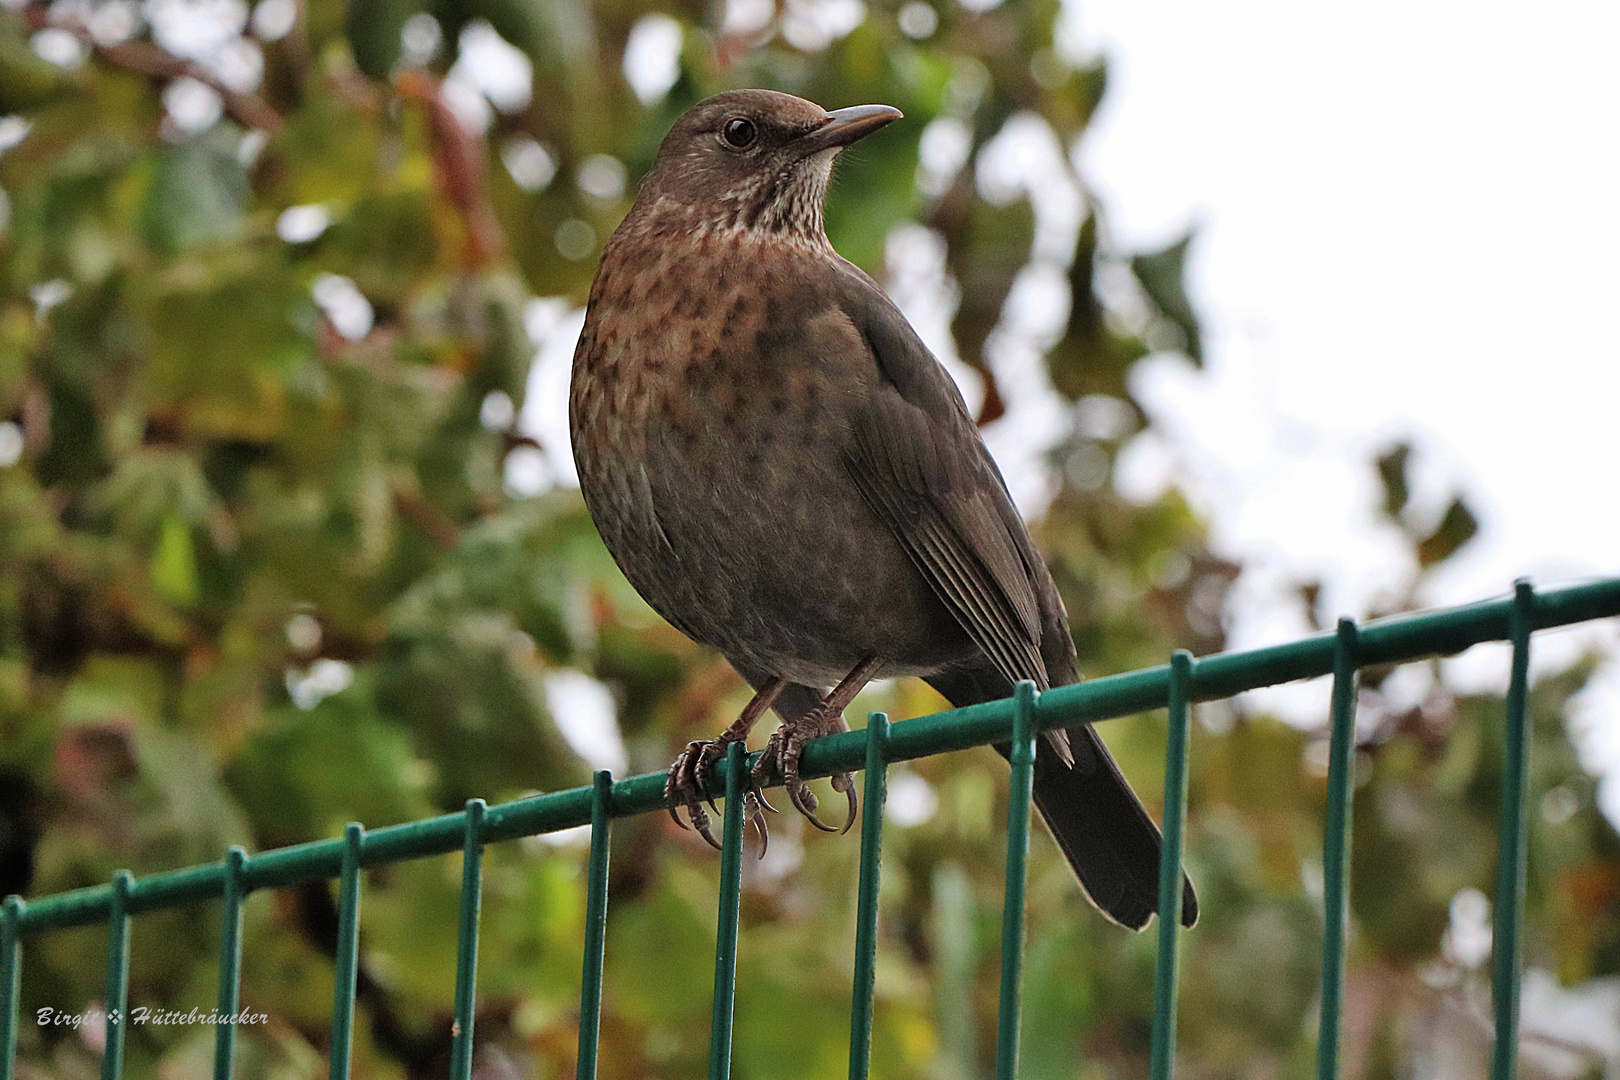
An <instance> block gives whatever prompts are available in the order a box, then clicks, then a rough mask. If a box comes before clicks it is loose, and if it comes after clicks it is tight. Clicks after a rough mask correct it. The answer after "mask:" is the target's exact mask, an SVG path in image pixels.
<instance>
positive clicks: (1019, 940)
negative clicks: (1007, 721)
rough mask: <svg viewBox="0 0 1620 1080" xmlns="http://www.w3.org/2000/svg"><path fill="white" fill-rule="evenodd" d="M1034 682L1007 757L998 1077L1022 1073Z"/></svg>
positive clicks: (1019, 706)
mask: <svg viewBox="0 0 1620 1080" xmlns="http://www.w3.org/2000/svg"><path fill="white" fill-rule="evenodd" d="M1036 696H1037V694H1036V691H1035V684H1034V683H1032V682H1030V681H1029V680H1028V679H1025V680H1022V681H1020V682H1019V683H1018V685H1017V687H1016V688H1014V690H1013V739H1012V746H1011V748H1010V749H1009V751H1008V754H1007V759H1008V760H1009V761H1010V762H1012V785H1011V787H1010V788H1009V790H1008V793H1007V894H1006V899H1005V901H1004V903H1003V904H1002V909H1001V1003H1000V1006H999V1009H998V1011H997V1014H996V1021H997V1022H996V1080H1013V1077H1014V1076H1016V1075H1017V1073H1018V1023H1019V1002H1020V997H1021V993H1022V981H1023V966H1024V881H1025V876H1026V873H1027V870H1028V864H1029V802H1030V798H1031V796H1032V795H1033V793H1034V788H1035V699H1036Z"/></svg>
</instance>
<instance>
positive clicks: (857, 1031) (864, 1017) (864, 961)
mask: <svg viewBox="0 0 1620 1080" xmlns="http://www.w3.org/2000/svg"><path fill="white" fill-rule="evenodd" d="M888 749H889V717H888V714H887V713H880V712H875V713H872V714H871V715H870V716H868V717H867V718H866V806H865V808H864V809H863V810H862V811H861V881H860V886H859V889H858V892H857V894H856V901H855V988H854V991H853V993H852V994H851V1002H850V1008H849V1080H865V1078H866V1074H867V1070H868V1069H869V1068H870V1066H871V1063H872V993H873V990H874V989H875V987H876V985H877V924H878V874H879V873H880V871H881V869H882V852H883V803H884V800H885V799H886V798H887V797H888V775H887V774H888V765H887V764H886V763H885V761H884V758H885V755H886V754H887V752H888Z"/></svg>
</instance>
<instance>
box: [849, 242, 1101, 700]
mask: <svg viewBox="0 0 1620 1080" xmlns="http://www.w3.org/2000/svg"><path fill="white" fill-rule="evenodd" d="M839 299H840V304H841V306H842V307H843V309H844V313H845V314H846V315H848V316H849V318H850V320H851V322H853V323H854V325H855V327H856V328H857V329H858V330H859V331H860V333H861V337H862V338H863V340H864V341H865V343H866V347H867V348H868V350H870V352H871V354H872V358H873V360H874V361H875V362H876V365H877V369H878V372H879V378H878V379H877V380H876V381H875V383H874V384H873V387H872V391H871V393H870V394H869V395H867V400H866V401H864V402H863V403H862V406H863V407H861V408H859V409H858V410H857V415H856V417H855V420H854V423H853V424H852V431H851V439H850V444H849V449H848V452H847V454H846V457H845V464H846V466H847V468H848V469H849V472H850V475H851V476H852V477H854V479H855V482H856V484H857V485H858V486H859V487H860V489H861V492H862V494H863V495H865V497H866V500H867V502H868V503H870V504H871V506H872V509H873V510H874V511H876V513H877V515H878V516H879V517H880V518H881V519H882V520H883V521H884V522H885V523H886V524H887V525H888V526H889V528H891V529H893V530H894V533H895V535H896V536H897V537H898V538H899V540H900V542H901V544H902V545H903V546H904V547H905V549H906V552H907V553H908V554H909V555H910V556H911V560H912V562H913V563H914V564H915V565H916V566H917V568H918V569H919V570H920V571H921V572H922V574H923V576H924V577H926V578H927V579H928V582H929V584H930V585H931V586H932V587H933V589H934V592H935V594H936V595H938V596H939V598H940V600H941V601H943V602H944V604H945V606H946V607H947V608H949V609H950V611H951V613H952V614H953V615H955V616H956V619H957V621H958V622H959V623H960V624H961V625H962V627H963V629H965V630H966V631H967V633H968V636H969V637H970V638H971V639H972V640H973V643H974V644H975V645H977V646H978V647H979V648H980V649H981V650H983V652H984V654H985V655H986V656H987V657H988V658H989V659H990V662H991V663H992V664H993V665H994V666H995V668H996V670H997V671H998V672H1000V673H1001V674H1002V675H1003V676H1005V677H1006V678H1007V679H1008V680H1009V681H1013V682H1016V681H1017V680H1019V679H1032V680H1034V681H1035V683H1036V685H1037V686H1039V687H1041V688H1042V689H1044V688H1046V687H1047V686H1048V685H1049V680H1048V670H1047V665H1046V663H1045V662H1044V661H1043V659H1042V655H1041V653H1042V650H1041V640H1042V629H1043V622H1045V621H1047V620H1046V619H1045V618H1043V616H1044V615H1045V614H1046V613H1045V612H1043V610H1042V608H1043V605H1042V604H1041V603H1040V601H1039V598H1038V596H1037V584H1036V583H1037V581H1039V580H1041V577H1043V576H1044V575H1045V567H1044V565H1043V564H1040V563H1039V557H1038V556H1037V555H1036V553H1035V550H1034V547H1033V546H1032V545H1031V543H1030V541H1029V537H1028V534H1027V533H1026V532H1025V531H1024V525H1023V522H1022V521H1021V520H1020V519H1019V517H1018V512H1017V510H1016V509H1014V507H1013V504H1012V499H1011V497H1010V496H1009V495H1008V494H1007V486H1006V483H1005V482H1004V481H1003V480H1002V478H1001V472H1000V470H998V469H997V468H996V464H995V461H994V460H993V459H992V458H991V457H990V453H989V451H988V450H986V449H985V447H984V443H983V441H982V440H981V439H980V438H979V432H978V429H977V427H975V425H974V423H973V418H972V417H971V416H970V415H969V414H968V411H967V406H966V405H965V404H964V403H963V401H962V395H961V393H960V392H959V391H958V390H957V388H956V384H955V383H954V382H953V381H952V380H951V377H950V375H949V374H947V373H946V371H945V369H944V368H942V367H940V365H939V362H938V361H937V360H935V359H934V357H933V354H931V353H930V352H929V351H928V348H927V346H925V345H924V344H923V343H922V340H921V339H920V338H918V337H917V334H916V331H914V330H913V329H912V328H911V325H910V324H909V323H907V322H906V320H905V317H904V316H903V315H901V314H900V311H899V309H897V308H896V307H895V306H894V304H893V303H892V302H891V301H890V300H889V298H888V297H887V296H885V295H884V294H883V292H882V290H880V289H879V288H878V287H877V285H876V284H875V283H874V282H872V280H871V279H870V278H868V277H866V276H865V275H864V274H861V273H860V272H859V271H858V270H855V269H854V268H853V267H850V268H849V272H848V273H847V274H846V276H845V287H844V288H843V289H842V290H841V295H840V298H839ZM1037 566H1039V567H1040V569H1039V570H1037V569H1036V567H1037ZM1038 575H1039V576H1038ZM1054 599H1055V590H1054ZM1064 636H1065V637H1067V634H1066V633H1065V634H1064ZM1069 648H1071V649H1072V646H1069Z"/></svg>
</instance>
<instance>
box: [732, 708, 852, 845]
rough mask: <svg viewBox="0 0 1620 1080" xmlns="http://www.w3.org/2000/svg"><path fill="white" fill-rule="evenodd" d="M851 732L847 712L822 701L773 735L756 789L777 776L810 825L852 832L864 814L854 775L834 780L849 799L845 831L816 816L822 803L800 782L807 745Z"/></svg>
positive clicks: (757, 765)
mask: <svg viewBox="0 0 1620 1080" xmlns="http://www.w3.org/2000/svg"><path fill="white" fill-rule="evenodd" d="M848 730H849V727H848V726H847V725H846V724H845V723H844V715H843V711H842V710H841V709H834V708H831V707H830V706H829V704H828V703H827V702H822V703H821V704H820V705H818V706H816V707H815V708H814V709H811V710H810V711H809V712H807V713H805V714H804V715H803V716H801V717H799V718H798V719H797V720H788V721H784V722H783V724H782V726H781V727H779V728H777V729H776V731H775V732H774V733H773V734H772V735H771V741H770V742H768V743H767V744H766V745H765V751H764V753H762V754H760V756H759V760H758V761H756V762H755V763H754V773H753V781H754V783H753V787H754V790H755V791H758V790H760V789H761V788H762V787H763V785H764V783H765V781H766V779H767V778H768V777H770V776H772V775H773V774H774V775H775V777H777V778H778V779H780V780H781V781H782V786H783V787H785V788H787V793H788V799H789V800H791V801H792V803H793V805H794V806H795V807H796V808H797V809H798V811H799V813H801V814H803V815H804V816H805V817H806V818H807V819H809V821H810V824H812V825H814V826H815V827H816V828H818V829H820V830H821V831H822V832H835V833H847V832H849V829H850V826H851V825H854V824H855V817H856V815H857V814H858V813H859V812H860V802H859V800H858V799H857V798H856V796H855V776H854V774H852V773H839V774H837V775H836V776H833V777H831V778H830V779H831V781H832V786H833V790H834V791H841V792H843V794H844V797H845V798H846V799H848V800H849V818H848V819H847V820H846V821H845V822H844V827H843V828H841V829H840V828H837V827H835V826H832V825H828V824H827V823H826V822H824V821H822V820H821V819H820V818H818V817H816V807H817V806H818V805H819V804H820V800H818V799H817V798H816V793H815V792H813V791H811V790H810V788H809V787H808V786H806V784H805V782H804V781H803V780H801V779H799V757H800V755H802V754H803V753H804V747H805V744H806V743H808V742H809V741H810V740H811V739H818V738H820V737H821V736H823V735H831V734H832V733H834V732H837V731H848ZM773 809H774V808H773Z"/></svg>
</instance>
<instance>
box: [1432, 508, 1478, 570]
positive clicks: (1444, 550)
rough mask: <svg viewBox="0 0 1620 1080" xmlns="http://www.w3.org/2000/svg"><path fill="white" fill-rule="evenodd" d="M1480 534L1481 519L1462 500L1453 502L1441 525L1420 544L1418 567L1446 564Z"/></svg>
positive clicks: (1447, 509) (1441, 519)
mask: <svg viewBox="0 0 1620 1080" xmlns="http://www.w3.org/2000/svg"><path fill="white" fill-rule="evenodd" d="M1477 532H1479V519H1478V518H1476V517H1475V516H1474V512H1473V511H1472V510H1470V509H1468V506H1467V504H1466V503H1464V502H1463V501H1462V499H1460V498H1455V499H1452V500H1451V505H1450V506H1448V507H1446V512H1445V515H1444V516H1443V517H1441V518H1440V524H1439V525H1437V526H1435V529H1434V532H1432V533H1430V534H1429V535H1428V536H1426V537H1424V538H1423V540H1421V541H1420V542H1419V543H1418V547H1417V557H1418V565H1419V566H1423V567H1430V566H1433V565H1434V564H1435V563H1439V562H1444V561H1446V560H1447V559H1449V558H1451V557H1452V556H1453V555H1455V554H1457V552H1458V550H1459V549H1460V548H1461V547H1462V546H1463V545H1464V544H1466V543H1468V541H1470V540H1472V539H1473V538H1474V534H1475V533H1477Z"/></svg>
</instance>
